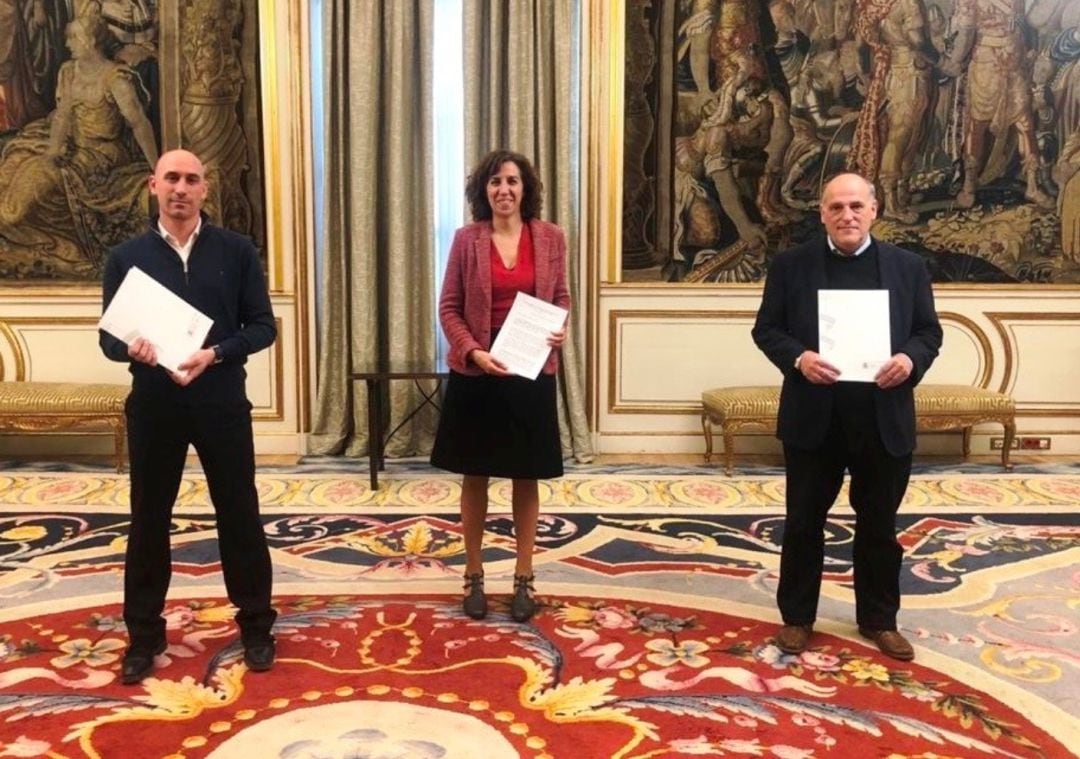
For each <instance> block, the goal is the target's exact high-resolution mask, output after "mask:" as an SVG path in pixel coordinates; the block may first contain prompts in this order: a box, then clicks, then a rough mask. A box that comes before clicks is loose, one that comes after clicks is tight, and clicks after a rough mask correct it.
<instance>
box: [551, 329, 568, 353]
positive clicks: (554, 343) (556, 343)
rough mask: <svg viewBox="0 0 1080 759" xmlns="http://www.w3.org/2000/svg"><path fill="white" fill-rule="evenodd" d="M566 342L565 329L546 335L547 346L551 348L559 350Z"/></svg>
mask: <svg viewBox="0 0 1080 759" xmlns="http://www.w3.org/2000/svg"><path fill="white" fill-rule="evenodd" d="M565 342H566V327H563V328H562V329H560V330H559V331H558V332H552V333H551V334H550V335H548V339H547V344H548V345H550V346H551V347H552V348H561V347H562V345H563V343H565Z"/></svg>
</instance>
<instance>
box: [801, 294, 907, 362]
mask: <svg viewBox="0 0 1080 759" xmlns="http://www.w3.org/2000/svg"><path fill="white" fill-rule="evenodd" d="M889 335H890V331H889V291H888V290H818V346H819V350H818V352H819V353H820V354H821V357H822V358H823V359H825V360H826V361H828V362H829V363H830V364H832V365H833V366H835V367H836V368H837V369H839V370H840V381H841V382H873V381H874V375H875V374H877V373H878V369H880V368H881V367H882V366H883V365H884V364H885V363H886V362H887V361H888V360H889V358H890V357H891V356H892V353H891V352H890V350H891V346H890V337H889Z"/></svg>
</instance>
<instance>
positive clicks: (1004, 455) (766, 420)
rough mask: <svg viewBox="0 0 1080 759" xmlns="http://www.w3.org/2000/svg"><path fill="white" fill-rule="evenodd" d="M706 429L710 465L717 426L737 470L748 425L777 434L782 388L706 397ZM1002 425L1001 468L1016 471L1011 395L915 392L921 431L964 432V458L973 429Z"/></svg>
mask: <svg viewBox="0 0 1080 759" xmlns="http://www.w3.org/2000/svg"><path fill="white" fill-rule="evenodd" d="M701 406H702V411H701V428H702V430H703V431H704V432H705V461H711V460H712V451H713V425H714V424H716V425H719V427H720V433H721V435H722V436H723V438H724V470H725V472H726V473H727V474H728V475H729V476H730V475H731V473H732V472H733V471H734V466H733V458H734V455H735V450H734V441H735V433H736V432H738V431H739V430H741V429H743V428H744V427H756V428H759V429H765V430H767V431H769V432H773V433H775V432H776V417H777V414H778V413H779V411H780V388H779V387H769V386H766V385H754V386H746V387H720V388H716V389H714V390H706V391H705V392H703V393H702V394H701ZM982 422H998V423H1000V424H1001V425H1002V427H1004V428H1005V435H1004V437H1005V439H1004V441H1003V445H1002V448H1001V465H1002V466H1003V467H1004V468H1005V470H1006V471H1009V470H1011V469H1012V464H1010V463H1009V453H1010V450H1011V449H1012V441H1013V438H1014V437H1015V436H1016V404H1015V403H1014V402H1013V399H1012V398H1011V397H1009V396H1008V395H1006V394H1005V393H998V392H995V391H993V390H985V389H983V388H981V387H969V386H968V385H919V386H918V387H916V388H915V427H916V429H917V430H919V431H921V432H925V431H928V430H953V429H962V430H963V435H964V439H963V440H964V457H965V458H967V456H968V454H970V453H971V428H972V427H973V426H975V425H976V424H980V423H982Z"/></svg>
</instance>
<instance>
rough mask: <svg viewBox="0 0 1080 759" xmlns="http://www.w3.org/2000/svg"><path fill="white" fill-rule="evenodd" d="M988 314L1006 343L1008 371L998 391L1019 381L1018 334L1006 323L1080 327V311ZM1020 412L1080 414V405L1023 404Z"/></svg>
mask: <svg viewBox="0 0 1080 759" xmlns="http://www.w3.org/2000/svg"><path fill="white" fill-rule="evenodd" d="M985 316H986V318H987V319H989V320H990V323H991V324H993V325H994V328H995V329H996V330H997V332H998V335H999V336H1000V337H1001V342H1002V345H1003V346H1004V348H1003V349H1004V352H1005V371H1004V373H1003V374H1002V377H1001V384H1000V385H999V387H998V392H1001V393H1007V392H1009V387H1010V386H1011V385H1013V384H1014V383H1015V381H1016V372H1017V369H1018V367H1019V356H1018V351H1017V348H1016V340H1015V335H1014V334H1013V332H1012V330H1011V329H1009V326H1010V325H1009V324H1007V323H1006V322H1013V323H1015V322H1069V321H1075V322H1077V323H1078V324H1077V326H1080V313H1078V312H1064V311H1058V312H1041V313H1033V312H1029V311H987V312H985ZM1016 415H1017V416H1018V417H1022V416H1039V417H1047V416H1057V417H1080V404H1078V405H1077V406H1072V407H1069V406H1065V407H1061V408H1040V409H1031V408H1021V407H1020V404H1017V409H1016ZM1025 432H1026V431H1025Z"/></svg>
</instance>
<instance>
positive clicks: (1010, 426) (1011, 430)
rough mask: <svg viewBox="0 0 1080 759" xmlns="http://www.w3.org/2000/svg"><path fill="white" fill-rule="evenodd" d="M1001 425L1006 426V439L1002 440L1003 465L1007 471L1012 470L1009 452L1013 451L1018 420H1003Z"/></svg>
mask: <svg viewBox="0 0 1080 759" xmlns="http://www.w3.org/2000/svg"><path fill="white" fill-rule="evenodd" d="M1001 426H1002V427H1004V428H1005V439H1004V440H1002V441H1001V466H1002V468H1003V469H1004V470H1005V471H1006V472H1011V471H1012V464H1011V463H1009V454H1010V453H1012V443H1013V438H1015V437H1016V421H1015V420H1013V421H1009V422H1002V425H1001Z"/></svg>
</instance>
